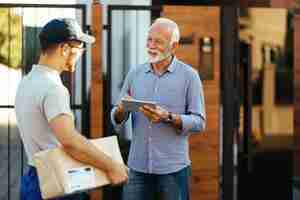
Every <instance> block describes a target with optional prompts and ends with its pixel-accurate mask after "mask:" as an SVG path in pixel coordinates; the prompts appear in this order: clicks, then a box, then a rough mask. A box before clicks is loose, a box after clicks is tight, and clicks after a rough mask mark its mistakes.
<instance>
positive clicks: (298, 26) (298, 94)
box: [294, 12, 300, 176]
mask: <svg viewBox="0 0 300 200" xmlns="http://www.w3.org/2000/svg"><path fill="white" fill-rule="evenodd" d="M299 35H300V12H298V15H295V17H294V135H295V136H294V140H295V141H294V145H295V151H294V153H295V157H294V163H295V167H294V169H295V172H294V173H295V175H296V176H300V54H299V51H300V37H299Z"/></svg>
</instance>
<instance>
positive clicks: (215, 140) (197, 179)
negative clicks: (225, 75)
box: [163, 6, 220, 200]
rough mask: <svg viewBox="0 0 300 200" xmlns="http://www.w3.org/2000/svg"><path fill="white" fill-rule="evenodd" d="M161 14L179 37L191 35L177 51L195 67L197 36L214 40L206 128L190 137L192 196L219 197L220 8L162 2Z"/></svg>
mask: <svg viewBox="0 0 300 200" xmlns="http://www.w3.org/2000/svg"><path fill="white" fill-rule="evenodd" d="M163 16H165V17H167V18H170V19H173V20H174V21H175V22H176V23H177V24H178V26H179V29H180V32H181V36H182V37H190V38H193V41H192V43H191V44H184V45H181V47H180V49H179V50H178V52H177V53H176V55H177V57H178V58H179V59H181V60H183V61H184V62H186V63H188V64H191V65H192V66H193V67H194V68H196V69H198V67H201V66H199V65H198V63H199V59H200V57H199V54H198V50H199V47H198V45H199V39H200V38H202V37H206V36H208V37H211V38H213V41H214V57H213V63H214V65H213V69H214V71H213V74H214V79H213V80H204V81H202V82H203V85H204V93H205V102H206V114H207V129H206V131H205V132H203V133H200V134H196V135H193V136H191V137H190V155H191V160H192V180H191V183H192V185H191V194H192V198H191V199H192V200H199V199H201V200H217V199H219V148H220V147H219V146H220V144H219V121H220V120H219V109H220V10H219V8H217V7H199V6H193V7H191V6H164V8H163ZM192 34H193V35H192ZM191 36H193V37H191ZM182 37H181V38H182ZM200 77H201V74H200Z"/></svg>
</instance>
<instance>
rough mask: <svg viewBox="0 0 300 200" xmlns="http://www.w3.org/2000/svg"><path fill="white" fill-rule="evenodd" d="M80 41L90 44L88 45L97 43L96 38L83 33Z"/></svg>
mask: <svg viewBox="0 0 300 200" xmlns="http://www.w3.org/2000/svg"><path fill="white" fill-rule="evenodd" d="M78 40H80V41H82V42H85V43H88V44H92V43H94V42H95V40H96V39H95V37H94V36H91V35H88V34H84V33H83V34H82V35H81V36H80V38H79V39H78Z"/></svg>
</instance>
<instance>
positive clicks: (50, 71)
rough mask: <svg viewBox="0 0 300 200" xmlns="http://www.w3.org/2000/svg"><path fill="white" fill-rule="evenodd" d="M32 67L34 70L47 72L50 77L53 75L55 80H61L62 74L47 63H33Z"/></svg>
mask: <svg viewBox="0 0 300 200" xmlns="http://www.w3.org/2000/svg"><path fill="white" fill-rule="evenodd" d="M32 69H33V70H34V71H40V72H43V73H45V74H47V75H48V76H49V77H51V78H52V79H53V80H55V81H57V82H61V78H60V74H59V72H58V71H56V70H55V69H52V68H50V67H48V66H46V65H40V64H36V65H33V68H32Z"/></svg>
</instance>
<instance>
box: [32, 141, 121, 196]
mask: <svg viewBox="0 0 300 200" xmlns="http://www.w3.org/2000/svg"><path fill="white" fill-rule="evenodd" d="M91 142H92V143H93V144H94V145H95V146H96V147H97V148H99V149H101V150H102V151H103V152H104V153H106V154H107V155H109V156H111V157H112V158H113V159H115V160H116V161H118V162H120V163H124V162H123V159H122V156H121V152H120V148H119V144H118V140H117V137H116V136H111V137H104V138H99V139H94V140H91ZM34 163H35V167H36V168H37V172H38V176H39V182H40V188H41V192H42V197H43V199H50V198H55V197H61V196H66V195H69V194H74V193H78V192H82V191H87V190H91V189H94V188H98V187H101V186H104V185H107V184H110V182H109V179H108V178H107V176H106V174H105V173H104V172H103V171H101V170H99V169H97V168H94V167H92V166H90V165H86V164H83V163H80V162H79V161H77V160H75V159H73V158H72V157H70V156H69V155H68V154H67V153H65V152H64V151H63V150H62V148H55V149H51V150H46V151H42V152H39V153H37V154H35V156H34Z"/></svg>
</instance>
